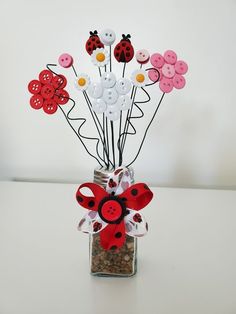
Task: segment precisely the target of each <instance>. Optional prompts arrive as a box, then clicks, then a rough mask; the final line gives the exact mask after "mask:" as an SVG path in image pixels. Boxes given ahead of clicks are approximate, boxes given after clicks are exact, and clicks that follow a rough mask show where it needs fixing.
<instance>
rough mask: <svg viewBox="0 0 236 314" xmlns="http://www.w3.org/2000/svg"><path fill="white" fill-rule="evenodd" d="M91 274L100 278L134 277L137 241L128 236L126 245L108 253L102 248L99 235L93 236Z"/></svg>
mask: <svg viewBox="0 0 236 314" xmlns="http://www.w3.org/2000/svg"><path fill="white" fill-rule="evenodd" d="M91 237H92V239H91V242H90V261H91V274H93V275H99V276H132V275H134V274H135V273H136V249H137V242H136V241H137V240H136V239H135V238H133V237H130V236H128V235H126V241H125V244H124V245H123V246H122V247H121V248H120V249H118V250H115V251H112V250H109V251H106V250H104V249H103V248H102V247H101V246H100V237H99V234H94V235H92V236H91Z"/></svg>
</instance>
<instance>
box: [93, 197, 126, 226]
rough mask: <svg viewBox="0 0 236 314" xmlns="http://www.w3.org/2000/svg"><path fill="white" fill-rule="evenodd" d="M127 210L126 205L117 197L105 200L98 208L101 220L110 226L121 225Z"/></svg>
mask: <svg viewBox="0 0 236 314" xmlns="http://www.w3.org/2000/svg"><path fill="white" fill-rule="evenodd" d="M125 210H126V207H125V205H124V203H123V202H122V201H121V200H120V199H118V198H117V197H115V196H113V197H112V196H110V197H106V198H104V199H103V200H102V201H101V202H100V204H99V206H98V213H99V215H100V217H101V219H102V220H103V221H105V222H107V223H110V224H117V223H120V222H121V220H122V219H123V217H124V214H125Z"/></svg>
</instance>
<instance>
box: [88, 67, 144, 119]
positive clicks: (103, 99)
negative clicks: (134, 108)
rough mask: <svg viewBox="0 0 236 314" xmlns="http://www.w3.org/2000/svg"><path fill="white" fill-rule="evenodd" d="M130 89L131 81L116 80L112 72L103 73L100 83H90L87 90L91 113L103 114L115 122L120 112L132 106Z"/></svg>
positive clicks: (125, 79)
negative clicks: (90, 102) (90, 100)
mask: <svg viewBox="0 0 236 314" xmlns="http://www.w3.org/2000/svg"><path fill="white" fill-rule="evenodd" d="M144 72H145V71H144ZM145 75H146V72H145ZM131 88H132V83H131V80H129V79H127V78H123V77H122V78H119V79H118V80H116V76H115V74H114V73H113V72H104V73H103V74H102V76H101V78H100V82H92V83H91V84H90V85H89V88H88V95H89V96H90V97H91V98H92V109H93V111H94V112H96V113H98V114H101V113H105V115H106V117H107V119H108V120H110V121H117V120H118V119H119V117H120V112H121V110H122V111H125V110H128V109H130V107H131V105H132V101H131V98H130V96H129V95H128V93H129V92H130V90H131Z"/></svg>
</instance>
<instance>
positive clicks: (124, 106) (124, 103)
mask: <svg viewBox="0 0 236 314" xmlns="http://www.w3.org/2000/svg"><path fill="white" fill-rule="evenodd" d="M117 104H118V106H119V107H120V109H121V110H128V109H130V107H131V104H132V100H131V98H130V97H129V96H128V95H123V96H120V97H119V99H118V101H117Z"/></svg>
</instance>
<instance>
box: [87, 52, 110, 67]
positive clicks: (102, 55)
mask: <svg viewBox="0 0 236 314" xmlns="http://www.w3.org/2000/svg"><path fill="white" fill-rule="evenodd" d="M109 57H110V54H109V52H108V51H107V50H106V49H104V48H97V49H95V50H94V51H93V53H92V55H91V58H92V62H93V64H94V65H96V66H98V67H104V66H105V65H107V64H108V62H109Z"/></svg>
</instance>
